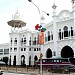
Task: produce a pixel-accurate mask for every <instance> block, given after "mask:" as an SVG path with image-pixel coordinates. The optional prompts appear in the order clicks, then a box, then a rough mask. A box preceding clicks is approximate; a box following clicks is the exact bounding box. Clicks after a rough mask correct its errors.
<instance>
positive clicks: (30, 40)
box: [29, 37, 31, 45]
mask: <svg viewBox="0 0 75 75" xmlns="http://www.w3.org/2000/svg"><path fill="white" fill-rule="evenodd" d="M29 45H31V37H30V40H29Z"/></svg>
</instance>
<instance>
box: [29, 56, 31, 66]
mask: <svg viewBox="0 0 75 75" xmlns="http://www.w3.org/2000/svg"><path fill="white" fill-rule="evenodd" d="M29 66H31V56H29Z"/></svg>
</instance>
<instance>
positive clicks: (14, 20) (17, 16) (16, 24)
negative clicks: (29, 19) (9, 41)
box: [7, 10, 26, 30]
mask: <svg viewBox="0 0 75 75" xmlns="http://www.w3.org/2000/svg"><path fill="white" fill-rule="evenodd" d="M7 23H8V25H9V26H11V27H14V30H15V28H16V27H17V28H22V27H24V26H26V23H25V22H23V21H22V20H21V17H20V14H19V12H18V10H17V12H16V13H15V15H14V16H13V17H12V20H11V21H8V22H7Z"/></svg>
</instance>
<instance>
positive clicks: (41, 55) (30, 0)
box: [28, 0, 49, 75]
mask: <svg viewBox="0 0 75 75" xmlns="http://www.w3.org/2000/svg"><path fill="white" fill-rule="evenodd" d="M28 1H29V2H31V3H32V4H33V5H34V6H36V8H37V9H38V11H39V15H40V24H41V18H42V17H41V13H40V9H39V8H38V6H37V5H36V4H35V3H33V2H32V0H28ZM42 12H44V13H46V12H45V11H42ZM46 15H48V16H49V13H46ZM40 24H39V25H40ZM40 32H41V31H40ZM40 45H41V44H40ZM41 47H42V45H41ZM42 48H43V47H42ZM42 57H43V54H42V52H41V51H40V75H42Z"/></svg>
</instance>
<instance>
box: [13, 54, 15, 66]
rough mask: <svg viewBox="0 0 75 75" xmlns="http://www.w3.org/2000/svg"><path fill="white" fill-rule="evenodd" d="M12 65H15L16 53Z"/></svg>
mask: <svg viewBox="0 0 75 75" xmlns="http://www.w3.org/2000/svg"><path fill="white" fill-rule="evenodd" d="M13 65H14V66H16V55H15V56H14V61H13Z"/></svg>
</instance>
